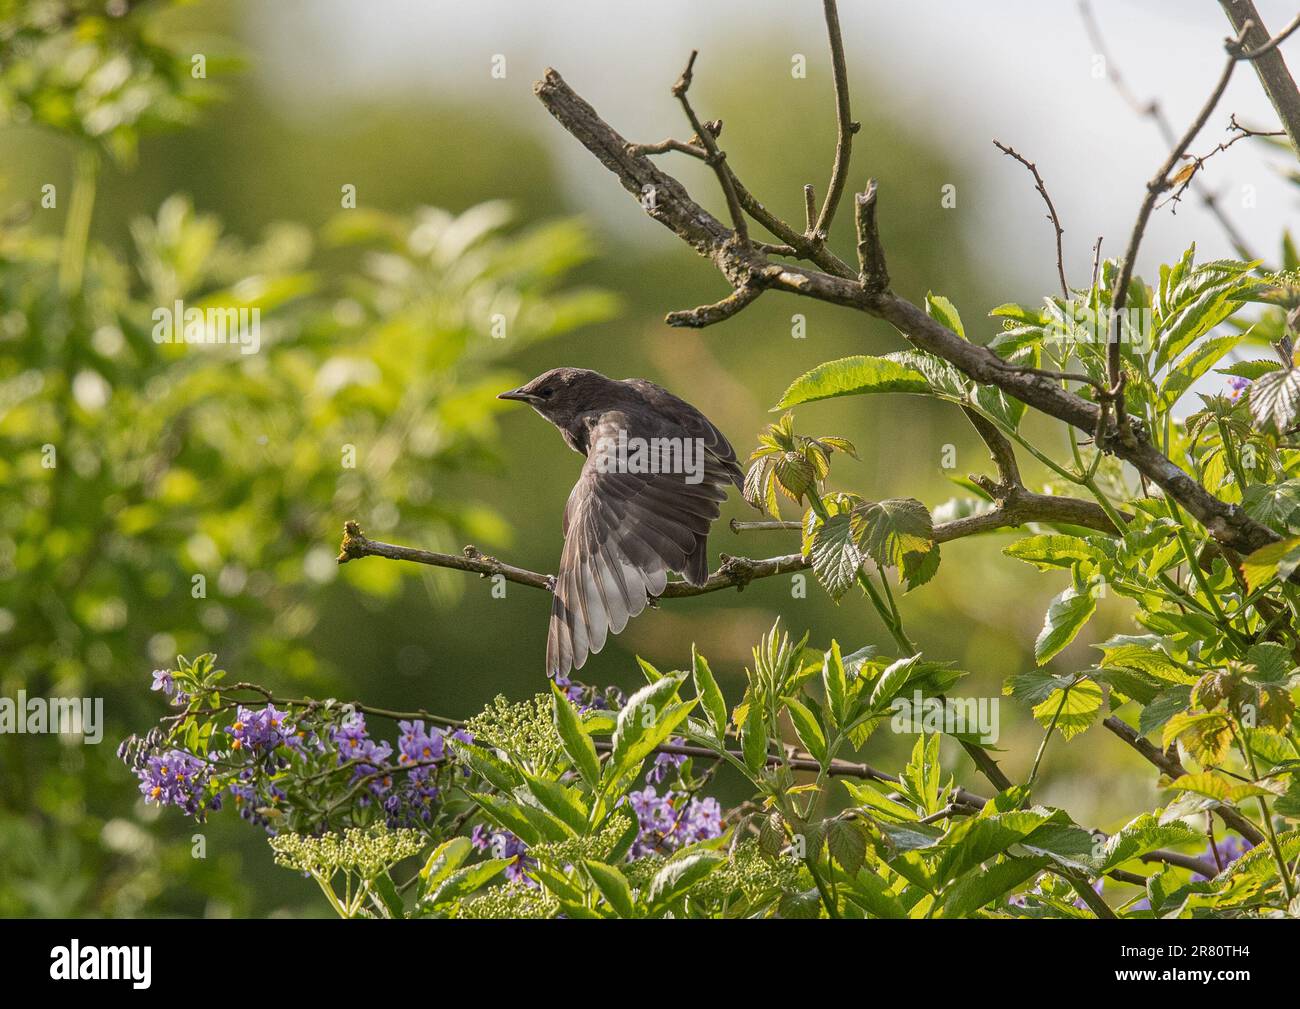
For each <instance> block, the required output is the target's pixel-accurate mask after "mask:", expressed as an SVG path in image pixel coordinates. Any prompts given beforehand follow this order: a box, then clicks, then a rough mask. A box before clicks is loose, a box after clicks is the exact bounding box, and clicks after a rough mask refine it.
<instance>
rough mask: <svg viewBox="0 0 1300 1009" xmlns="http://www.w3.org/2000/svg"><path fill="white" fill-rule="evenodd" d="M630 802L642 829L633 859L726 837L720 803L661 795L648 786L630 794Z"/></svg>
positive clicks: (689, 797) (667, 792)
mask: <svg viewBox="0 0 1300 1009" xmlns="http://www.w3.org/2000/svg"><path fill="white" fill-rule="evenodd" d="M627 801H628V805H630V806H631V807H632V811H633V812H634V813H636V818H637V823H638V825H639V826H640V833H639V834H638V835H637V839H636V841H635V842H634V843H633V844H632V850H631V852H630V853H629V857H631V858H640V857H641V856H642V855H648V854H649V853H651V852H654V851H657V852H660V853H663V852H668V851H675V850H677V849H678V848H681V847H684V846H685V845H688V844H693V843H695V842H696V841H707V840H709V839H710V838H714V837H718V836H720V835H721V834H722V807H721V806H720V805H719V804H718V800H717V799H714V798H705V799H697V798H694V797H691V796H687V795H686V794H685V793H684V792H683V793H677V792H672V791H666V792H664V794H663V795H658V794H657V793H656V791H655V788H654V786H653V785H646V787H645V788H643V789H642V790H641V791H639V792H635V791H634V792H628V794H627Z"/></svg>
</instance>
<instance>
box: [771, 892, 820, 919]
mask: <svg viewBox="0 0 1300 1009" xmlns="http://www.w3.org/2000/svg"><path fill="white" fill-rule="evenodd" d="M821 907H822V900H821V894H819V893H818V892H817V888H816V887H810V888H809V889H807V890H800V891H797V892H794V893H783V894H781V899H780V900H779V901H778V902H777V907H776V912H777V914H779V915H780V916H781V917H782V918H786V919H790V920H807V919H812V918H818V917H820V916H821Z"/></svg>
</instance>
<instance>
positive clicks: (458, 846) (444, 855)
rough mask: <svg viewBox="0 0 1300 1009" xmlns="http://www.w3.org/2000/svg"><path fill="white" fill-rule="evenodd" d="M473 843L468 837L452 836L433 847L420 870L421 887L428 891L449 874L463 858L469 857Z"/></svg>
mask: <svg viewBox="0 0 1300 1009" xmlns="http://www.w3.org/2000/svg"><path fill="white" fill-rule="evenodd" d="M473 850H474V845H473V844H472V843H471V842H470V839H469V838H468V837H453V838H452V839H451V840H450V841H444V842H443V843H442V844H440V845H438V847H436V848H434V849H433V853H432V854H431V855H430V856H429V858H428V860H427V861H426V862H425V863H424V868H423V869H421V870H420V880H421V888H422V889H423V890H424V892H426V893H427V892H428V891H429V890H430V889H431V888H432V887H435V886H437V885H438V884H439V883H441V882H442V881H443V880H444V879H446V878H447V877H448V876H450V875H451V874H452V873H453V872H455V871H456V869H457V868H459V867H460V865H461V863H462V862H464V861H465V859H467V858H469V856H470V852H472V851H473Z"/></svg>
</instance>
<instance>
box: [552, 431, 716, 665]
mask: <svg viewBox="0 0 1300 1009" xmlns="http://www.w3.org/2000/svg"><path fill="white" fill-rule="evenodd" d="M626 424H627V418H626V417H625V416H624V415H622V414H612V415H607V416H606V417H605V418H602V420H601V421H600V422H599V423H597V424H596V425H595V427H594V428H593V430H592V439H593V443H595V442H596V441H598V440H599V438H600V437H602V436H607V437H609V436H612V437H617V431H618V430H619V429H620V428H624V429H625V427H624V425H626ZM724 443H725V439H724ZM728 447H729V446H728ZM595 457H596V453H595V452H591V453H589V454H588V457H587V462H586V464H585V465H584V466H583V467H582V475H581V476H580V477H579V478H578V483H577V484H576V485H575V486H574V488H573V492H572V493H571V494H570V495H569V502H568V504H567V505H566V506H565V509H564V551H563V553H562V554H561V556H560V570H559V574H558V575H557V576H556V583H555V597H554V601H553V603H552V606H551V625H550V633H549V635H548V637H547V642H546V669H547V672H548V673H549V674H550V675H552V676H554V675H556V674H564V673H568V672H569V670H571V669H580V668H581V667H582V665H583V663H585V662H586V661H587V656H588V655H590V654H593V653H595V652H599V651H600V650H601V649H602V648H603V647H604V646H605V640H606V637H607V636H608V635H609V634H610V633H614V634H618V633H619V632H620V631H622V630H623V628H624V627H625V626H626V625H627V622H628V620H629V619H630V618H631V617H634V616H636V615H637V614H638V613H640V612H641V611H642V610H643V609H645V607H646V603H647V600H648V598H649V597H650V596H657V595H660V594H661V593H662V592H663V590H664V586H665V585H666V584H667V583H668V572H669V571H677V572H680V573H681V574H682V575H683V576H684V577H686V579H687V580H688V581H690V582H692V583H694V584H700V583H702V582H703V581H704V580H705V579H706V578H707V577H708V554H707V538H708V532H709V526H710V524H711V523H712V522H713V520H714V519H716V518H717V517H718V514H719V505H720V504H721V502H722V501H724V500H725V499H726V496H727V490H726V488H727V484H729V483H731V482H732V479H733V478H732V473H731V471H730V469H729V468H728V467H727V466H726V465H725V464H724V463H723V462H722V461H720V460H719V459H716V458H713V457H712V456H709V457H707V458H706V460H705V464H704V469H703V479H702V480H700V481H699V482H698V483H689V482H687V480H686V478H685V476H684V475H683V474H674V473H628V472H605V471H602V468H601V467H600V466H598V465H597V462H596V461H595Z"/></svg>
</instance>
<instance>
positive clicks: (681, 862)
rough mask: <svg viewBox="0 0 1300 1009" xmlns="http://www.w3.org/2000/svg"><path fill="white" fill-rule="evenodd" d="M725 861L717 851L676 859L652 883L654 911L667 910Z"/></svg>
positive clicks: (650, 896)
mask: <svg viewBox="0 0 1300 1009" xmlns="http://www.w3.org/2000/svg"><path fill="white" fill-rule="evenodd" d="M724 861H726V856H724V855H721V854H719V853H718V852H716V851H695V852H692V853H691V854H688V855H678V856H676V857H674V858H673V859H672V860H671V861H670V862H668V864H667V865H665V866H664V867H663V868H662V869H660V870H659V871H658V872H657V873H655V877H654V879H652V880H651V881H650V892H649V900H650V906H651V908H652V910H654V911H662V910H663V909H665V908H667V907H668V906H669V905H671V904H672V903H673V902H674V901H676V900H678V899H679V898H680V897H682V896H684V895H685V894H686V892H687V891H688V890H690V888H691V887H693V886H694V885H695V884H696V883H698V882H699V881H700V880H702V879H704V878H705V877H706V876H707V875H708V874H709V873H711V872H712V871H713V870H714V869H716V868H717V867H718V866H719V865H720V864H721V863H722V862H724Z"/></svg>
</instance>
